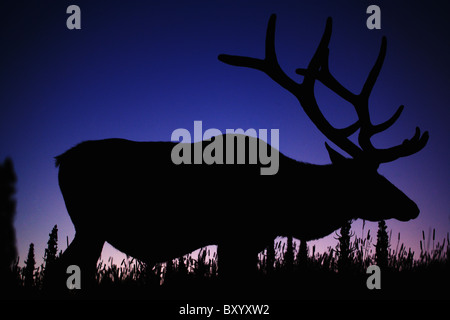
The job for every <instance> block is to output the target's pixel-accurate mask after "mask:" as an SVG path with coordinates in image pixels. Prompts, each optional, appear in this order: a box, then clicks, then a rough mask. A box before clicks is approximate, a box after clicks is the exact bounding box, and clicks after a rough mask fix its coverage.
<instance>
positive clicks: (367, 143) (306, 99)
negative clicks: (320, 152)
mask: <svg viewBox="0 0 450 320" xmlns="http://www.w3.org/2000/svg"><path fill="white" fill-rule="evenodd" d="M275 20H276V16H275V15H272V16H271V17H270V20H269V23H268V27H267V33H266V44H265V58H264V59H257V58H250V57H243V56H234V55H225V54H221V55H219V57H218V58H219V60H220V61H222V62H225V63H227V64H230V65H233V66H240V67H248V68H252V69H257V70H260V71H263V72H264V73H266V74H267V75H268V76H269V77H270V78H272V79H273V80H274V81H275V82H276V83H278V84H279V85H281V86H282V87H283V88H284V89H286V90H288V91H289V92H290V93H292V94H293V95H294V96H295V97H296V98H297V99H298V101H299V102H300V105H301V106H302V108H303V110H304V111H305V113H306V114H307V116H308V117H309V118H310V119H311V121H312V122H313V123H314V124H315V126H316V127H317V128H318V129H319V130H320V131H321V132H322V133H323V134H324V135H325V136H326V137H327V138H328V139H329V140H330V141H331V142H333V143H334V144H335V145H336V146H338V147H339V148H341V149H342V150H343V151H345V152H346V153H348V154H349V155H350V156H351V159H347V158H345V157H344V156H342V155H341V154H339V153H338V152H337V151H335V150H333V149H332V148H331V147H330V146H329V145H328V144H327V143H325V145H326V148H327V150H328V153H329V155H330V159H331V161H332V163H333V165H334V166H335V167H336V170H335V172H337V175H341V179H342V180H341V181H345V180H348V179H350V180H351V181H348V183H347V185H348V184H353V185H354V186H356V188H352V190H351V191H353V192H355V193H356V194H355V195H354V199H355V201H356V202H357V203H356V207H358V206H360V208H361V210H360V212H359V213H358V214H359V216H358V217H359V218H363V219H367V220H371V221H377V220H382V219H387V218H396V219H398V220H402V221H407V220H409V219H413V218H416V217H417V215H418V214H419V209H418V207H417V205H416V204H415V203H414V202H413V201H412V200H410V199H409V198H408V197H407V196H406V195H405V194H404V193H403V192H402V191H400V190H399V189H397V188H396V187H395V186H394V185H393V184H392V183H390V182H389V181H388V180H387V179H386V178H385V177H383V176H381V175H380V174H378V172H377V169H378V167H379V165H380V164H381V163H387V162H391V161H394V160H396V159H398V158H400V157H406V156H409V155H412V154H414V153H416V152H418V151H420V150H421V149H422V148H423V147H425V145H426V143H427V141H428V138H429V135H428V132H425V133H423V134H421V132H420V129H419V128H416V132H415V134H414V136H413V137H412V138H411V139H406V140H404V141H403V143H402V144H399V145H397V146H393V147H390V148H387V149H379V148H376V147H374V145H373V144H372V142H371V138H372V136H374V135H375V134H377V133H379V132H382V131H385V130H386V129H388V128H389V127H390V126H392V125H393V124H394V123H395V121H396V120H397V119H398V118H399V116H400V114H401V113H402V111H403V109H404V106H400V107H399V108H398V109H397V111H396V112H395V113H394V115H393V116H392V117H391V118H390V119H388V120H387V121H385V122H383V123H380V124H376V125H374V124H373V123H372V122H371V119H370V116H369V97H370V94H371V92H372V89H373V87H374V85H375V82H376V80H377V77H378V74H379V73H380V70H381V67H382V65H383V61H384V58H385V55H386V38H385V37H383V38H382V42H381V48H380V52H379V54H378V58H377V60H376V62H375V64H374V66H373V68H372V70H371V71H370V73H369V75H368V77H367V80H366V81H365V83H364V85H363V88H362V90H361V92H360V93H359V94H355V93H353V92H351V91H350V90H348V89H347V88H345V87H344V86H343V85H342V84H341V83H339V82H338V81H337V80H336V79H335V78H334V76H333V75H332V74H331V73H330V70H329V66H328V57H329V48H328V45H329V42H330V38H331V26H332V21H331V18H328V20H327V22H326V27H325V31H324V34H323V36H322V39H321V41H320V44H319V46H318V48H317V50H316V52H315V54H314V56H313V57H312V59H311V62H310V63H309V65H308V67H307V68H299V69H297V70H296V73H297V74H299V75H302V76H303V81H302V82H301V83H297V82H295V81H294V80H292V79H291V78H289V77H288V76H287V75H286V73H284V71H283V70H282V69H281V67H280V65H279V63H278V60H277V56H276V53H275ZM316 81H320V82H321V83H322V84H323V85H325V86H326V87H327V88H329V89H330V90H332V91H333V92H335V93H336V94H337V95H338V96H339V97H341V98H342V99H344V100H346V101H348V102H349V103H351V104H352V105H353V107H354V109H355V111H356V113H357V116H358V120H357V121H356V122H354V123H352V124H351V125H349V126H347V127H345V128H335V127H333V126H332V125H331V124H330V123H329V121H328V120H327V119H326V118H325V117H324V115H323V114H322V112H321V111H320V109H319V106H318V104H317V101H316V98H315V96H314V85H315V83H316ZM358 129H359V134H358V143H359V146H358V145H356V144H355V143H353V142H352V141H351V140H350V139H349V137H350V136H351V135H353V134H354V133H356V131H358ZM340 208H342V206H341V207H340ZM353 208H355V207H353Z"/></svg>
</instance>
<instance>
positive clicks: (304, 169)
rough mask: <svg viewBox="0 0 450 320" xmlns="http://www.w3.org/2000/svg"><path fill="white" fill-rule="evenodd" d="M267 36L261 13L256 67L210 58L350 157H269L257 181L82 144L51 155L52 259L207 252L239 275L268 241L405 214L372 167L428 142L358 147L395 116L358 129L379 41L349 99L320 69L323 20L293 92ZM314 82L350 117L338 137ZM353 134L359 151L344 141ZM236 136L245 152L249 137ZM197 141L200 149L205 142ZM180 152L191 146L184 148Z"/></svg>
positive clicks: (141, 151)
mask: <svg viewBox="0 0 450 320" xmlns="http://www.w3.org/2000/svg"><path fill="white" fill-rule="evenodd" d="M274 33H275V16H272V17H271V18H270V20H269V25H268V29H267V36H266V57H265V59H255V58H248V57H239V56H230V55H220V56H219V60H221V61H223V62H225V63H228V64H231V65H236V66H245V67H250V68H255V69H258V70H261V71H263V72H265V73H266V74H268V75H269V76H270V77H271V78H272V79H273V80H274V81H275V82H277V83H279V84H280V85H282V86H283V87H284V88H285V89H287V90H288V91H289V92H291V93H292V94H294V95H295V96H296V97H297V98H298V100H299V102H300V104H301V106H302V108H303V109H304V111H305V112H306V114H307V115H308V116H309V118H310V119H311V120H312V121H313V123H314V124H315V125H316V126H317V128H318V129H319V130H320V131H321V132H322V133H323V134H324V135H325V136H326V137H327V138H328V139H330V141H332V142H334V143H335V144H336V145H337V146H338V147H340V148H341V149H343V150H344V151H346V152H347V153H348V154H349V155H350V156H351V157H352V158H350V159H347V158H345V157H343V156H342V155H340V154H339V153H338V152H336V151H335V150H333V149H331V148H330V147H329V146H328V145H326V148H327V150H328V152H329V155H330V159H331V161H332V164H329V165H314V164H307V163H302V162H298V161H296V160H293V159H291V158H288V157H286V156H284V155H282V154H280V155H279V171H278V172H277V174H275V175H269V176H266V175H260V168H261V166H262V164H261V163H256V164H248V163H247V164H234V165H226V164H211V165H208V164H204V163H203V164H179V165H176V164H174V163H173V162H172V161H171V157H170V156H171V151H172V149H173V147H174V145H175V144H174V143H173V142H134V141H128V140H123V139H107V140H99V141H86V142H82V143H81V144H79V145H77V146H75V147H74V148H72V149H70V150H68V151H66V152H65V153H63V154H62V155H60V156H58V157H56V165H57V166H59V185H60V188H61V192H62V194H63V197H64V201H65V204H66V207H67V210H68V212H69V215H70V217H71V220H72V222H73V224H74V226H75V231H76V234H75V238H74V240H73V242H72V243H71V244H70V246H69V248H68V249H67V250H66V252H65V253H64V255H63V259H62V261H63V263H64V264H65V265H68V264H77V265H79V266H80V267H81V268H82V270H83V268H84V269H85V270H90V272H93V271H94V268H95V264H96V261H97V259H98V257H99V256H100V253H101V249H102V246H103V244H104V242H105V241H107V242H109V243H110V244H112V245H113V246H114V247H116V248H117V249H119V250H121V251H123V252H125V253H127V254H128V255H131V256H133V257H135V258H138V259H141V260H143V261H147V262H158V261H167V260H169V259H173V258H176V257H179V256H182V255H184V254H186V253H189V252H191V251H193V250H195V249H197V248H200V247H203V246H206V245H214V244H215V245H218V256H219V274H221V275H224V274H227V273H228V274H229V273H232V272H233V268H234V266H233V263H234V262H235V261H240V265H241V266H246V268H247V269H249V270H250V269H252V268H253V267H255V266H256V256H257V253H258V252H260V251H261V250H263V249H264V248H265V247H266V246H267V245H269V244H271V243H273V240H274V238H275V237H276V236H293V237H296V238H299V239H302V240H311V239H318V238H321V237H324V236H326V235H328V234H330V233H332V232H333V231H334V230H336V229H338V228H340V227H341V225H342V224H343V223H344V222H345V221H348V220H350V219H357V218H362V219H366V220H370V221H379V220H383V219H389V218H395V219H398V220H401V221H407V220H409V219H414V218H415V217H417V215H418V214H419V209H418V207H417V206H416V204H415V203H414V202H413V201H412V200H411V199H409V198H408V197H407V196H406V195H405V194H404V193H403V192H402V191H400V190H399V189H398V188H396V187H395V186H394V185H393V184H391V183H390V182H389V181H388V180H387V179H386V178H384V177H383V176H381V175H380V174H379V173H378V172H377V168H378V166H379V164H381V163H384V162H389V161H393V160H395V159H397V158H399V157H404V156H408V155H411V154H413V153H415V152H418V151H419V150H421V149H422V148H423V147H424V146H425V144H426V142H427V140H428V133H426V132H425V133H424V134H423V135H421V134H420V130H419V129H416V134H415V135H414V137H413V138H412V139H410V140H405V141H404V142H403V143H402V144H401V145H399V146H395V147H392V148H389V149H376V148H375V147H374V146H373V145H372V144H371V142H370V138H371V136H372V135H374V134H376V133H378V132H381V131H384V130H386V129H387V128H388V127H389V126H391V125H392V124H393V123H394V122H395V121H396V120H397V118H398V117H399V115H400V113H401V111H402V110H403V107H400V108H399V110H398V111H397V112H396V113H395V114H394V116H393V117H392V118H391V119H389V120H387V121H386V122H384V123H382V124H379V125H373V124H372V123H371V122H370V118H369V113H368V97H369V94H370V92H371V89H372V87H373V85H374V83H375V81H376V78H377V75H378V73H379V71H380V69H381V65H382V62H383V59H384V54H385V50H386V41H385V39H384V38H383V42H382V46H381V50H380V54H379V56H378V59H377V62H376V63H375V66H374V67H373V69H372V71H371V72H370V74H369V76H368V79H367V81H366V83H365V84H364V86H363V90H362V92H361V94H359V95H356V94H353V93H351V92H350V91H348V90H347V89H345V88H344V87H343V86H342V85H340V84H339V83H338V82H337V80H336V79H335V78H334V77H333V76H332V75H331V74H330V72H329V70H328V42H329V40H330V35H331V20H330V19H329V20H328V21H327V26H326V29H325V32H324V35H323V37H322V40H321V42H320V44H319V47H318V49H317V51H316V53H315V55H314V56H313V59H312V60H311V63H310V64H309V66H308V68H307V69H298V70H297V73H299V74H301V75H303V76H304V80H303V82H302V83H300V84H299V83H296V82H294V81H293V80H291V79H290V78H288V77H287V75H286V74H285V73H284V72H283V71H282V70H281V68H280V67H279V65H278V62H277V59H276V55H275V49H274ZM315 81H320V82H322V83H323V84H324V85H325V86H327V87H328V88H330V89H331V90H333V91H335V92H336V93H337V94H338V95H339V96H341V97H342V98H344V99H346V100H347V101H349V102H350V103H352V104H353V105H354V107H355V110H356V112H357V114H358V119H359V120H358V121H357V122H355V123H353V124H351V125H350V126H348V127H346V128H343V129H336V128H334V127H332V126H331V125H330V124H329V122H328V121H327V120H326V119H325V118H324V116H323V115H322V114H321V112H320V110H319V108H318V106H317V103H316V100H315V97H314V83H315ZM358 129H359V136H358V141H359V145H360V146H357V145H356V144H354V143H352V142H351V141H350V140H349V139H348V137H349V136H350V135H352V134H354V133H355V132H356V131H357V130H358ZM246 139H248V141H247V142H248V143H250V142H251V140H252V139H257V138H251V137H246ZM197 143H200V144H202V148H205V146H207V145H208V143H209V142H207V141H204V142H197ZM258 145H259V147H261V146H263V147H267V148H271V147H270V146H268V145H265V144H264V143H262V144H259V143H258ZM191 148H192V150H194V149H195V147H194V145H193V144H192V145H191ZM247 151H248V148H246V152H247ZM224 152H226V151H225V150H224ZM271 152H278V150H274V149H272V150H271ZM240 269H241V267H240ZM241 270H242V269H241Z"/></svg>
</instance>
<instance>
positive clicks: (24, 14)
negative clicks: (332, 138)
mask: <svg viewBox="0 0 450 320" xmlns="http://www.w3.org/2000/svg"><path fill="white" fill-rule="evenodd" d="M11 2H12V1H7V2H2V3H1V4H0V15H1V16H0V24H1V28H0V34H1V38H0V39H1V42H2V43H1V48H2V49H1V59H0V64H1V67H0V70H1V72H0V82H1V87H0V88H1V89H0V90H1V94H0V106H1V107H0V161H3V160H4V158H5V157H6V156H9V157H11V158H12V160H13V162H14V165H15V169H16V173H17V176H18V183H17V194H16V198H17V214H16V219H15V228H16V237H17V245H18V250H19V255H20V259H21V263H23V260H24V259H25V258H26V253H27V250H28V246H29V244H30V243H31V242H33V243H34V244H35V253H36V258H37V259H38V260H39V259H40V258H42V257H43V255H44V248H45V247H46V244H47V240H48V234H49V233H50V231H51V229H52V227H53V226H54V225H55V224H57V225H58V229H59V239H60V240H59V247H60V249H65V248H66V236H68V237H69V239H70V240H71V239H73V235H74V229H73V226H72V223H71V221H70V219H69V216H68V214H67V211H66V209H65V206H64V202H63V199H62V196H61V193H60V190H59V187H58V183H57V169H56V168H55V167H54V160H53V157H54V156H56V155H58V154H61V153H62V152H64V151H65V150H67V149H68V148H70V147H72V146H74V145H75V144H77V143H79V142H81V141H83V140H92V139H103V138H111V137H120V138H126V139H130V140H139V141H169V140H170V137H171V134H172V132H173V130H175V129H177V128H186V129H188V130H193V123H194V121H195V120H201V121H203V128H204V130H206V129H207V128H218V129H220V130H222V131H223V132H224V131H225V129H227V128H243V129H248V128H255V129H272V128H273V129H279V132H280V150H281V152H283V153H284V154H285V155H288V156H290V157H292V158H294V159H297V160H301V161H305V162H310V163H316V164H326V163H329V159H328V155H327V152H326V150H325V147H324V142H325V141H326V139H325V137H324V136H323V135H322V134H321V133H320V132H319V131H318V130H317V129H316V128H315V127H314V125H313V124H312V123H311V122H310V120H309V119H308V118H307V117H306V115H305V114H304V112H303V110H302V109H301V108H300V105H299V104H298V102H297V101H296V100H295V98H294V97H293V96H292V95H291V94H290V93H288V92H286V91H285V90H283V89H282V88H281V87H279V86H278V85H277V84H276V83H274V82H273V81H272V80H270V79H269V77H267V76H266V75H264V74H263V73H261V72H259V71H254V70H249V69H242V68H236V67H231V66H228V65H225V64H223V63H221V62H219V61H218V60H217V55H218V54H220V53H229V54H238V55H248V56H254V57H263V54H264V37H265V30H266V26H267V21H268V19H269V16H270V14H272V13H276V14H277V25H276V28H277V29H276V50H277V54H278V58H279V62H280V64H281V66H282V67H283V69H284V70H285V71H286V73H287V74H288V75H289V76H291V77H292V78H293V79H298V80H301V77H300V76H296V75H295V73H294V70H295V69H296V68H300V67H306V66H307V64H308V62H309V60H310V59H311V57H312V55H313V53H314V51H315V49H316V47H317V45H318V43H319V40H320V37H321V35H322V32H323V30H324V27H325V21H326V18H327V17H328V16H331V17H332V18H333V34H332V38H331V43H330V69H331V71H332V72H333V74H334V75H335V77H336V78H337V79H338V80H339V81H341V83H342V84H343V85H344V86H346V87H347V88H349V89H350V90H352V91H354V92H359V90H360V89H361V87H362V84H363V82H364V80H365V77H366V75H367V73H368V72H369V70H370V69H371V67H372V65H373V63H374V61H375V59H376V56H377V53H378V50H379V46H380V43H381V37H382V36H383V35H385V36H386V37H387V41H388V46H387V56H386V60H385V63H384V66H383V69H382V71H381V74H380V77H379V78H378V81H377V84H376V85H375V88H374V91H373V93H372V96H371V100H370V102H371V105H370V112H371V116H372V119H373V121H374V122H375V123H380V122H382V121H384V120H386V119H387V118H389V117H390V116H391V115H392V114H393V113H394V112H395V110H396V109H397V108H398V106H399V105H401V104H404V105H405V110H404V111H403V114H402V115H401V117H400V119H399V120H398V121H397V123H396V124H395V125H394V126H393V127H391V128H390V129H389V130H388V131H387V132H385V133H382V134H379V135H378V136H377V137H374V139H373V141H374V143H375V145H376V146H378V147H389V146H392V145H396V144H399V143H401V142H402V141H403V140H404V139H406V138H410V137H412V135H413V134H414V129H415V127H416V126H419V127H420V128H421V129H422V130H423V131H425V130H428V131H429V132H430V140H429V142H428V145H427V146H426V147H425V149H424V150H422V151H421V152H419V153H418V154H415V155H413V156H411V157H408V158H402V159H400V160H397V161H396V162H393V163H389V164H384V165H382V166H381V167H380V169H379V172H380V173H382V174H383V175H385V176H386V177H387V178H388V179H389V180H390V181H391V182H393V183H394V184H395V185H396V186H397V187H398V188H400V189H401V190H403V191H404V192H405V193H406V194H407V195H408V196H409V197H410V198H411V199H413V200H414V201H415V202H416V203H417V204H418V206H419V208H420V209H421V214H420V216H419V217H418V218H417V219H416V220H414V221H410V222H407V223H404V222H398V221H392V220H389V221H388V222H387V224H388V228H389V229H392V230H393V238H394V239H395V241H393V243H394V245H395V243H396V239H397V233H398V232H401V241H403V242H404V243H405V244H406V246H407V247H412V248H413V249H414V250H416V251H417V250H418V246H419V240H420V239H421V231H422V230H425V233H428V230H430V228H431V229H432V228H436V237H437V240H439V241H441V240H442V239H443V238H444V236H445V235H446V234H447V232H449V231H450V210H449V209H450V200H449V199H450V197H449V190H450V175H449V170H448V165H449V163H450V152H449V148H448V142H449V138H450V135H449V129H448V128H449V127H448V123H449V121H450V107H449V106H448V101H449V95H448V92H449V88H450V80H449V71H450V68H449V65H450V62H449V59H450V58H449V57H450V46H449V41H448V39H450V34H449V33H450V28H448V22H447V18H448V17H447V15H448V12H449V9H450V8H449V4H448V3H447V2H444V1H441V3H442V4H438V3H437V2H431V3H430V2H427V3H425V2H423V1H422V2H420V4H416V3H413V2H411V1H395V3H392V1H370V2H369V1H360V0H351V1H312V0H309V1H299V0H296V1H234V0H227V1H218V0H217V1H216V0H215V1H167V0H165V1H153V0H152V1H124V0H121V1H95V3H93V2H94V1H70V2H69V1H61V0H58V1H56V0H55V1H39V4H37V3H36V2H34V1H14V2H13V4H11ZM444 3H445V4H444ZM71 4H77V5H79V6H80V8H81V26H82V29H81V30H68V29H67V28H66V19H67V17H68V16H69V15H68V14H66V8H67V7H68V6H69V5H71ZM370 4H377V5H379V6H380V8H381V27H382V29H381V30H368V29H367V28H366V19H367V17H368V15H367V14H366V8H367V6H369V5H370ZM444 7H445V8H444ZM316 94H317V99H318V102H319V104H320V106H321V108H322V110H323V113H324V114H325V115H326V116H327V117H328V118H329V119H330V121H331V123H332V124H335V125H337V126H341V127H342V126H345V125H347V124H350V123H352V122H353V121H354V120H355V119H356V115H355V113H354V110H353V109H352V107H351V106H350V105H349V104H348V103H346V102H345V101H342V100H341V99H339V98H338V97H337V95H335V94H333V93H331V92H329V90H327V89H325V87H323V86H320V85H317V89H316ZM298 214H299V215H301V214H302V212H301V199H300V198H299V209H298ZM368 227H372V228H376V223H368V224H366V229H367V228H368ZM354 229H355V231H356V234H357V235H359V236H360V235H361V223H360V222H356V223H354ZM371 234H372V235H375V234H376V232H371ZM334 243H335V241H334V239H333V237H332V236H331V237H328V238H327V239H325V240H322V241H321V242H320V246H321V247H326V246H328V245H332V246H334ZM417 254H418V253H417Z"/></svg>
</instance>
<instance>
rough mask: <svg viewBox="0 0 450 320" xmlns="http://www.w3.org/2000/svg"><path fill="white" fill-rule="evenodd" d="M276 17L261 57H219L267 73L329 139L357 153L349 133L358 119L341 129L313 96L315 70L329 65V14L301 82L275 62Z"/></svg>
mask: <svg viewBox="0 0 450 320" xmlns="http://www.w3.org/2000/svg"><path fill="white" fill-rule="evenodd" d="M275 21H276V15H274V14H273V15H272V16H271V17H270V19H269V23H268V26H267V32H266V42H265V58H264V59H257V58H250V57H243V56H234V55H227V54H221V55H219V57H218V59H219V60H220V61H222V62H224V63H227V64H230V65H233V66H239V67H248V68H253V69H257V70H260V71H263V72H264V73H266V74H267V75H268V76H269V77H270V78H272V79H273V80H274V81H275V82H276V83H278V84H279V85H281V86H282V87H283V88H285V89H286V90H288V91H289V92H291V93H292V94H293V95H294V96H295V97H296V98H297V99H298V100H299V102H300V105H301V106H302V108H303V110H304V111H305V113H306V114H307V116H308V117H309V118H310V119H311V121H312V122H313V123H314V124H315V125H316V127H317V128H318V129H319V130H320V131H321V132H322V133H323V134H324V135H325V136H326V137H327V138H328V139H330V140H331V141H332V142H334V143H335V144H336V145H338V146H339V147H340V148H342V149H343V150H344V151H346V152H347V153H349V154H350V155H351V156H354V157H356V156H358V155H359V154H360V153H361V149H360V148H359V147H358V146H356V145H355V144H354V143H353V142H351V141H350V140H348V137H349V136H350V135H352V134H353V133H354V132H356V130H358V128H359V122H358V121H357V122H355V123H353V124H352V125H350V126H348V127H346V128H342V129H336V128H334V127H333V126H332V125H331V124H330V123H329V122H328V120H327V119H326V118H325V117H324V116H323V114H322V112H321V111H320V109H319V106H318V105H317V101H316V98H315V96H314V84H315V80H316V78H317V74H318V72H320V70H322V69H324V66H325V69H327V68H328V66H327V63H325V62H324V61H325V60H327V59H328V43H329V42H330V38H331V25H332V20H331V18H328V20H327V24H326V27H325V31H324V34H323V36H322V39H321V41H320V44H319V47H318V49H317V51H316V53H315V55H314V57H313V59H312V60H311V62H310V64H309V65H308V69H306V70H304V69H301V70H304V76H305V78H304V81H303V83H297V82H295V81H293V80H292V79H291V78H289V77H288V76H287V75H286V73H284V71H283V70H282V69H281V67H280V65H279V63H278V60H277V56H276V51H275ZM300 74H301V73H300ZM333 80H334V84H337V85H336V90H337V93H338V94H339V95H341V96H343V97H345V98H348V96H350V95H352V96H354V95H353V94H352V93H350V92H349V91H348V90H347V89H345V88H344V87H343V86H342V85H340V84H339V83H338V82H337V81H336V80H335V79H334V78H332V79H331V82H333Z"/></svg>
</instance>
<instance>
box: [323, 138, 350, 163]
mask: <svg viewBox="0 0 450 320" xmlns="http://www.w3.org/2000/svg"><path fill="white" fill-rule="evenodd" d="M325 148H327V151H328V155H329V156H330V160H331V163H333V164H337V165H339V164H342V163H344V161H345V160H346V158H345V157H344V156H343V155H342V154H340V153H339V152H337V151H336V150H334V149H333V148H331V147H330V146H329V145H328V143H326V142H325Z"/></svg>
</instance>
